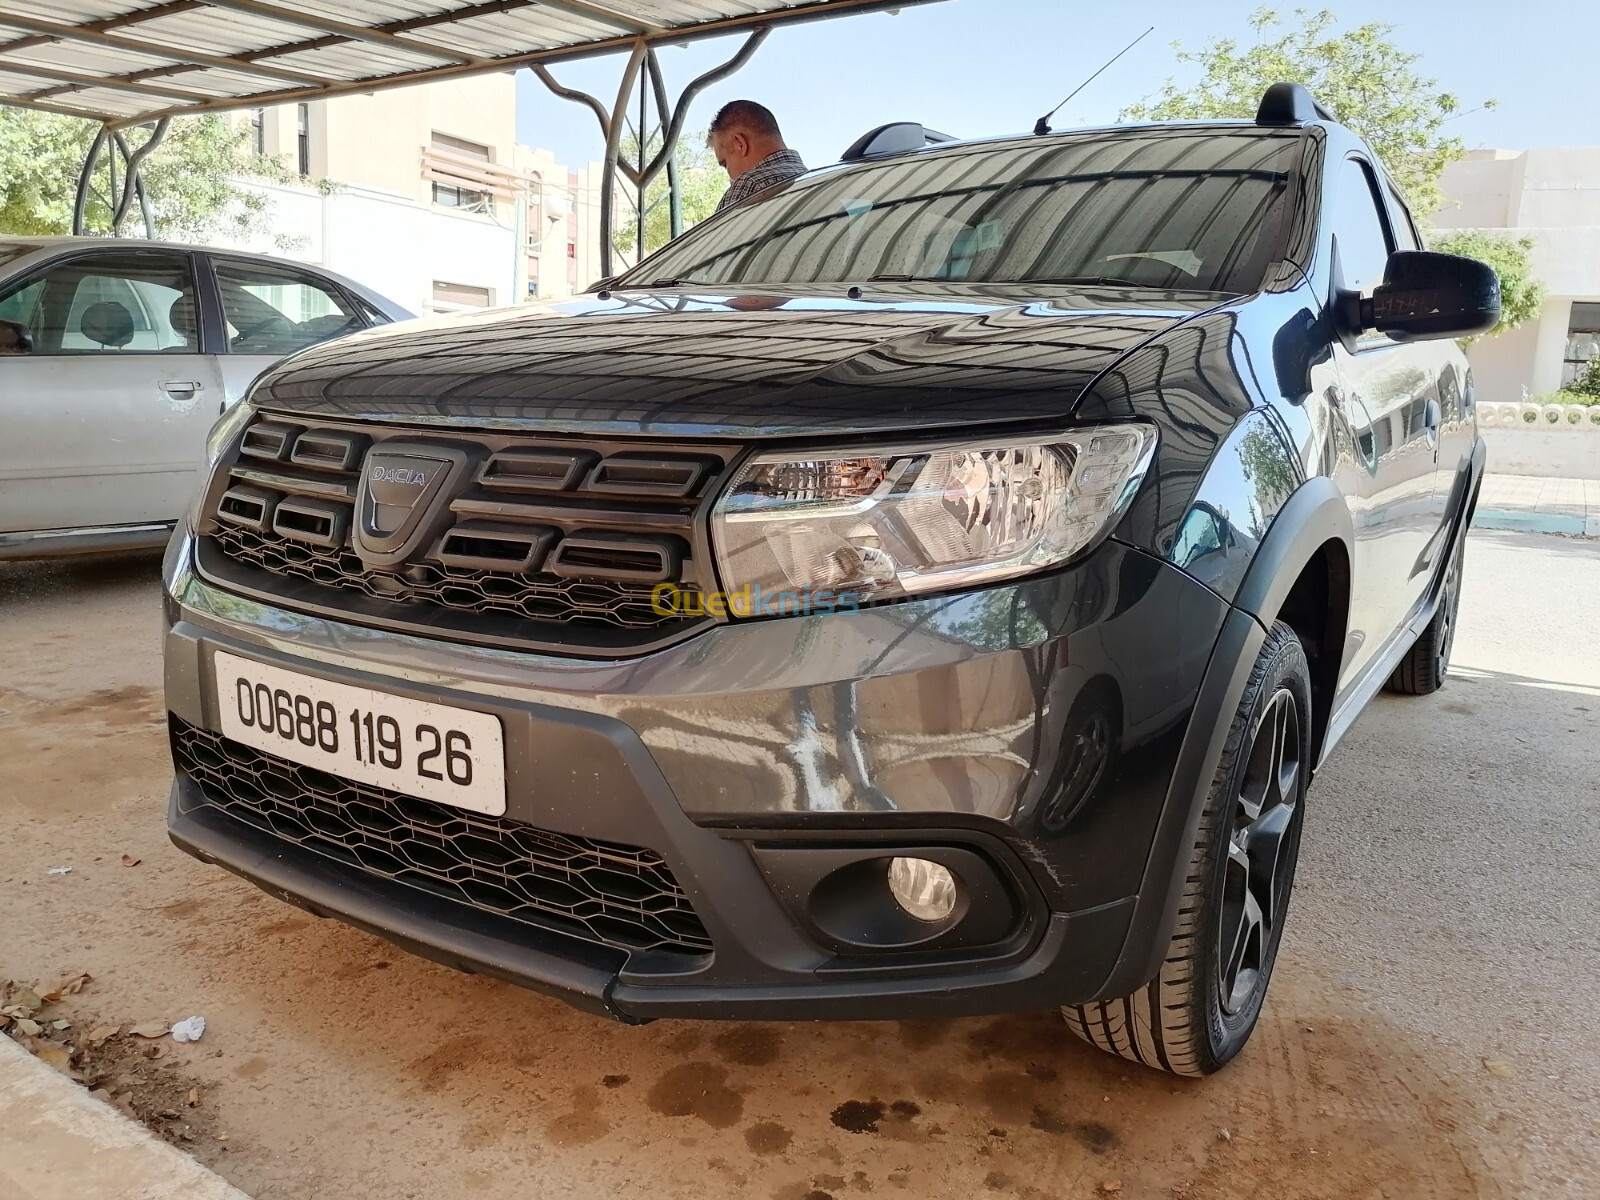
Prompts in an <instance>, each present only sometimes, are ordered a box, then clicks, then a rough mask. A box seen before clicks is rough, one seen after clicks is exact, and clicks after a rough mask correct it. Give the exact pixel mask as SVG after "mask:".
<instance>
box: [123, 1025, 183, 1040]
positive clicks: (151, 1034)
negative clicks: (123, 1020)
mask: <svg viewBox="0 0 1600 1200" xmlns="http://www.w3.org/2000/svg"><path fill="white" fill-rule="evenodd" d="M171 1029H172V1026H170V1025H168V1024H167V1023H166V1022H165V1021H146V1022H144V1023H143V1024H142V1025H134V1026H132V1027H131V1028H130V1029H129V1030H128V1032H129V1033H131V1034H133V1036H134V1037H142V1038H162V1037H166V1036H167V1033H168V1032H169V1031H170V1030H171Z"/></svg>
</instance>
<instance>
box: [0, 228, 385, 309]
mask: <svg viewBox="0 0 1600 1200" xmlns="http://www.w3.org/2000/svg"><path fill="white" fill-rule="evenodd" d="M0 246H22V247H25V248H26V251H27V252H26V253H25V254H24V255H22V256H20V257H19V258H18V259H17V260H15V261H12V262H8V263H5V264H4V266H3V268H0V271H3V272H10V271H12V270H13V269H15V268H16V267H17V266H18V264H19V262H20V263H24V264H30V265H28V266H27V268H26V269H29V270H32V269H35V268H36V262H37V260H36V258H35V256H36V255H38V254H40V253H44V252H48V251H52V250H151V249H155V250H177V251H181V252H183V253H189V252H192V251H198V252H203V253H205V254H211V255H217V256H221V257H224V258H236V259H245V260H247V261H251V262H261V263H272V264H275V265H279V266H285V267H293V268H295V269H296V270H300V271H309V272H311V273H312V274H313V275H320V276H321V277H322V278H324V279H327V280H331V281H332V282H334V283H338V284H340V285H342V286H344V287H346V288H348V289H349V290H351V291H353V292H355V293H356V294H357V295H359V296H360V297H361V298H362V299H363V300H366V301H368V302H369V303H372V304H376V305H377V306H378V308H379V309H380V310H382V312H383V313H384V314H385V315H386V316H388V317H389V318H390V319H391V320H397V321H398V320H404V319H406V318H408V317H412V316H414V315H415V314H414V313H412V312H411V310H410V309H408V308H406V307H405V306H404V305H401V304H397V303H396V302H395V301H393V300H391V299H390V298H389V297H388V296H385V295H384V294H383V293H382V292H379V291H376V290H374V289H373V288H370V287H368V286H367V285H366V284H364V283H360V282H358V281H356V280H354V279H351V278H350V277H349V276H347V275H341V274H340V273H339V272H338V271H334V270H330V269H329V268H327V267H324V266H322V265H321V264H320V263H308V262H301V261H300V260H299V259H295V258H283V257H280V256H279V255H275V254H253V253H251V252H250V251H248V250H230V249H227V248H226V247H223V246H200V245H196V244H194V243H192V242H168V241H163V240H161V239H160V238H155V239H151V238H110V237H87V236H81V235H75V234H48V235H44V236H22V235H18V236H15V237H13V236H12V235H11V234H0Z"/></svg>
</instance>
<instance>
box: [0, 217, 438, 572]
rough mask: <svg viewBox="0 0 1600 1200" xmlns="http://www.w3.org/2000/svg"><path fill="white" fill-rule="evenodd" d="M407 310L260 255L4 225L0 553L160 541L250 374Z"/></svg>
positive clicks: (32, 554) (0, 242)
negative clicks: (23, 231) (218, 423)
mask: <svg viewBox="0 0 1600 1200" xmlns="http://www.w3.org/2000/svg"><path fill="white" fill-rule="evenodd" d="M411 315H412V314H411V313H409V312H407V311H406V310H405V309H403V308H401V307H400V306H399V305H398V304H395V303H394V302H393V301H391V300H388V299H386V298H384V297H383V296H380V295H378V294H377V293H376V292H373V291H371V290H370V289H368V288H364V287H362V286H361V285H360V284H357V283H353V282H351V281H350V280H348V279H345V278H343V277H342V276H339V275H335V274H333V273H332V272H330V271H324V270H321V269H319V268H314V267H308V266H304V265H302V264H300V263H291V262H285V261H283V260H281V259H275V258H267V257H263V256H261V255H254V254H236V253H233V252H231V251H222V250H210V249H206V248H203V247H199V246H182V245H176V244H172V243H166V242H148V241H133V240H121V239H110V238H74V237H49V238H0V559H4V558H45V557H54V556H56V555H63V554H81V553H95V552H104V551H117V550H132V549H140V548H144V547H155V546H159V545H161V544H162V543H163V542H164V541H165V540H166V537H167V534H168V532H169V531H170V530H171V528H172V525H173V523H174V522H175V521H176V519H177V518H178V516H179V515H180V514H181V513H182V512H183V509H184V507H185V505H186V504H187V503H188V501H189V497H190V495H191V493H192V492H193V491H194V487H195V480H196V476H197V473H198V472H199V470H200V468H201V466H202V465H203V462H204V457H205V441H206V433H207V431H208V430H209V429H210V428H211V425H212V423H213V422H214V421H215V420H216V419H217V417H218V415H219V414H221V413H222V412H224V411H226V410H227V409H228V408H229V406H231V405H232V404H234V403H235V402H237V401H238V400H239V399H240V398H241V397H242V396H243V395H244V393H245V391H246V390H247V389H248V388H249V386H250V384H251V382H252V381H253V380H254V379H255V377H256V376H257V375H259V374H260V373H261V372H262V371H264V370H265V369H266V368H267V367H269V366H271V365H272V364H273V363H274V362H276V361H277V360H278V359H280V358H282V357H283V356H284V355H286V354H288V353H290V352H291V351H294V350H299V349H300V348H302V347H304V346H309V345H311V344H313V343H315V342H321V341H326V340H327V339H329V338H334V337H339V336H341V335H343V334H346V333H353V332H355V331H357V330H361V329H368V328H371V327H372V326H374V325H385V324H388V323H389V322H391V321H400V320H405V319H407V318H409V317H410V316H411Z"/></svg>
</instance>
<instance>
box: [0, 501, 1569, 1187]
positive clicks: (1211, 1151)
mask: <svg viewBox="0 0 1600 1200" xmlns="http://www.w3.org/2000/svg"><path fill="white" fill-rule="evenodd" d="M1597 595H1600V542H1592V541H1586V540H1579V539H1571V538H1557V537H1546V536H1538V535H1530V534H1524V533H1500V532H1490V531H1483V530H1479V531H1477V532H1475V533H1474V535H1473V537H1472V539H1471V541H1470V542H1469V545H1468V550H1467V558H1466V578H1465V592H1464V600H1463V608H1462V617H1461V626H1460V632H1459V635H1458V639H1457V644H1456V664H1455V666H1454V668H1453V670H1452V674H1451V677H1450V679H1449V680H1448V682H1447V684H1446V686H1445V688H1444V689H1443V690H1442V691H1441V692H1439V693H1438V694H1437V695H1435V696H1430V697H1422V698H1406V697H1398V696H1382V697H1379V698H1378V699H1377V700H1376V701H1375V702H1374V705H1373V707H1372V709H1371V710H1370V711H1369V712H1368V713H1367V714H1366V715H1365V716H1364V717H1363V718H1362V719H1361V720H1360V721H1359V722H1358V723H1357V725H1356V727H1355V728H1354V729H1353V730H1352V732H1351V734H1350V735H1349V737H1348V738H1347V740H1346V741H1345V742H1344V744H1342V745H1341V746H1340V747H1339V749H1338V751H1337V752H1336V753H1335V755H1334V756H1333V758H1332V760H1331V761H1330V762H1329V763H1328V765H1327V766H1326V768H1325V769H1324V770H1323V772H1322V773H1321V775H1320V776H1319V778H1318V780H1317V782H1316V784H1315V786H1314V787H1313V788H1312V791H1311V794H1310V797H1309V799H1308V808H1307V828H1306V840H1305V850H1304V855H1303V859H1302V863H1301V868H1300V876H1299V883H1298V886H1297V891H1296V896H1295V900H1294V903H1293V906H1292V909H1291V912H1290V916H1289V924H1288V929H1287V932H1286V940H1285V944H1284V950H1283V953H1282V956H1281V957H1280V960H1279V965H1278V972H1277V976H1276V978H1275V980H1274V983H1273V991H1272V995H1271V996H1270V998H1269V999H1268V1002H1267V1007H1266V1011H1265V1014H1264V1016H1263V1019H1262V1024H1261V1026H1260V1027H1259V1029H1258V1031H1257V1035H1256V1038H1255V1040H1254V1041H1253V1042H1252V1044H1251V1046H1250V1048H1249V1049H1248V1050H1247V1051H1246V1052H1245V1053H1244V1054H1243V1055H1242V1056H1241V1057H1240V1058H1239V1060H1238V1061H1237V1062H1235V1063H1234V1064H1232V1065H1231V1066H1230V1067H1229V1068H1228V1069H1227V1070H1226V1071H1224V1072H1222V1073H1221V1074H1220V1075H1218V1076H1216V1077H1214V1078H1212V1079H1210V1080H1206V1081H1203V1082H1200V1083H1191V1082H1185V1081H1178V1080H1174V1079H1172V1078H1170V1077H1166V1076H1161V1075H1157V1074H1156V1073H1154V1072H1149V1071H1144V1070H1141V1069H1138V1068H1135V1067H1133V1066H1131V1065H1130V1064H1127V1063H1124V1062H1121V1061H1120V1060H1117V1059H1113V1058H1111V1057H1110V1056H1107V1055H1104V1054H1100V1053H1099V1052H1097V1051H1094V1050H1092V1049H1090V1048H1088V1047H1086V1046H1083V1045H1082V1044H1080V1043H1077V1042H1076V1041H1074V1040H1073V1039H1072V1038H1071V1037H1070V1036H1068V1035H1067V1033H1066V1031H1065V1029H1064V1027H1063V1025H1062V1022H1061V1021H1060V1018H1059V1017H1058V1016H1057V1015H1056V1014H1054V1013H1035V1014H1019V1015H1014V1016H1007V1017H997V1018H987V1019H974V1020H963V1021H933V1022H890V1023H878V1024H867V1023H829V1024H806V1023H800V1022H781V1023H767V1024H731V1025H719V1024H712V1023H701V1022H689V1021H668V1022H660V1023H658V1024H656V1025H652V1026H647V1027H644V1028H639V1029H630V1028H625V1027H621V1026H617V1025H612V1024H608V1023H606V1022H604V1021H600V1020H597V1019H594V1018H591V1017H588V1016H585V1015H583V1014H581V1013H576V1012H574V1011H573V1010H571V1009H568V1008H566V1007H564V1006H562V1005H561V1004H559V1003H557V1002H555V1001H552V1000H547V999H545V998H543V997H540V996H537V995H534V994H533V993H530V992H524V991H519V990H518V989H516V988H512V987H510V986H508V985H505V984H501V983H497V982H495V981H493V980H488V979H483V978H481V977H474V976H464V975H459V974H456V973H453V972H451V971H448V970H446V969H444V968H442V967H439V966H436V965H434V964H432V963H428V962H424V961H422V960H419V959H415V958H412V957H410V956H408V955H405V954H403V953H401V952H399V951H396V950H395V949H394V948H393V947H390V946H388V945H386V944H384V943H382V942H380V941H378V940H376V939H374V938H371V937H368V936H366V935H364V934H361V933H359V932H356V931H354V930H351V929H349V928H346V927H344V926H341V925H338V924H336V923H334V922H331V921H320V922H319V921H316V920H314V919H312V918H310V917H308V916H306V915H305V914H303V913H300V912H298V911H296V910H294V909H291V908H289V907H288V906H286V905H284V904H282V903H280V902H278V901H275V900H273V899H272V898H270V897H268V896H266V895H265V894H263V893H261V892H258V891H257V890H256V889H254V888H252V887H250V886H248V885H246V884H244V883H242V882H241V881H239V880H237V879H235V878H234V877H232V876H230V875H227V874H226V873H224V872H222V871H219V870H216V869H214V868H208V867H206V866H204V865H203V864H200V863H197V862H195V861H193V860H191V859H189V858H187V857H185V856H183V855H181V854H179V853H178V852H177V851H175V850H173V849H172V848H171V847H170V846H169V845H168V844H167V843H166V840H165V836H164V834H163V831H162V825H161V819H162V814H163V810H164V799H165V792H166V786H167V782H168V779H169V778H170V764H169V762H168V761H167V757H166V753H165V748H164V744H163V739H162V732H163V729H164V724H163V714H162V705H161V699H160V680H161V672H160V658H159V636H158V631H157V628H156V623H155V622H154V621H153V620H152V618H151V614H152V612H153V611H154V610H155V605H156V604H157V597H158V591H157V584H156V565H155V563H154V562H153V561H152V562H148V563H125V564H99V565H82V566H74V565H44V566H27V567H24V566H14V567H8V566H3V565H0V624H3V626H4V628H5V630H6V636H5V637H4V638H3V639H0V762H4V763H5V764H6V766H7V770H6V771H5V772H4V773H0V794H3V795H4V797H5V805H4V814H5V817H6V827H5V836H4V837H3V838H0V894H3V895H4V896H5V897H6V898H7V905H8V907H7V909H6V910H5V920H6V925H5V936H4V937H0V975H6V976H10V977H11V978H14V979H20V980H36V979H55V978H60V977H62V976H63V975H65V974H67V973H70V972H73V971H80V970H83V971H89V972H92V973H93V975H94V982H93V984H92V985H91V986H90V987H88V988H87V989H85V990H84V991H83V992H82V993H81V994H78V995H74V996H70V997H67V998H65V999H63V1001H62V1002H61V1008H62V1012H63V1015H66V1016H69V1017H70V1018H71V1019H72V1020H73V1021H74V1023H75V1024H79V1025H84V1026H88V1027H92V1024H93V1023H96V1022H104V1023H107V1024H112V1023H118V1022H122V1023H128V1022H136V1021H145V1020H149V1019H151V1018H153V1017H159V1018H162V1019H172V1018H175V1017H180V1016H187V1015H189V1014H190V1013H203V1014H205V1016H206V1018H207V1021H208V1030H207V1033H206V1039H205V1041H204V1042H202V1043H200V1044H198V1045H191V1046H167V1047H164V1048H163V1053H162V1056H161V1059H160V1062H159V1063H158V1064H157V1067H158V1068H159V1073H160V1074H161V1079H157V1080H155V1081H154V1082H157V1083H161V1082H165V1084H166V1085H167V1086H168V1087H169V1089H170V1090H171V1091H172V1092H173V1094H177V1095H180V1096H181V1095H182V1094H183V1092H184V1091H185V1090H187V1089H188V1088H189V1087H198V1088H199V1089H200V1090H201V1092H202V1093H203V1096H204V1103H203V1105H202V1106H201V1108H199V1109H197V1110H194V1111H195V1112H197V1113H200V1114H210V1116H211V1119H212V1120H213V1121H214V1125H213V1128H214V1129H216V1130H219V1131H226V1132H227V1133H228V1134H229V1140H228V1141H226V1142H222V1141H220V1140H219V1139H218V1138H217V1137H215V1136H202V1137H197V1138H196V1139H195V1141H194V1142H193V1143H187V1145H188V1146H189V1147H190V1148H191V1149H192V1150H193V1152H194V1153H195V1154H196V1155H197V1156H198V1157H200V1158H201V1159H202V1161H204V1162H205V1163H207V1164H208V1165H210V1166H211V1167H212V1168H213V1169H215V1170H217V1171H218V1172H220V1173H221V1174H222V1175H223V1176H224V1177H226V1178H227V1179H228V1180H229V1182H230V1183H232V1184H234V1185H236V1186H238V1187H241V1188H243V1189H244V1190H245V1191H247V1192H249V1193H250V1194H251V1195H252V1196H255V1197H256V1198H257V1200H323V1198H324V1197H330V1196H338V1197H340V1198H341V1200H396V1198H397V1197H406V1196H416V1197H423V1196H450V1197H456V1196H471V1197H473V1198H474V1200H480V1198H481V1200H513V1198H520V1197H522V1196H525V1195H527V1194H529V1193H530V1192H532V1193H534V1194H537V1195H540V1196H549V1197H552V1198H554V1197H563V1198H569V1200H589V1198H590V1197H600V1196H605V1197H607V1198H608V1200H610V1198H612V1197H615V1198H618V1200H705V1198H720V1197H730V1198H737V1200H746V1198H747V1197H749V1198H755V1200H774V1198H775V1200H802V1198H804V1197H812V1198H813V1200H814V1198H815V1197H817V1196H818V1195H820V1196H826V1197H830V1198H832V1200H845V1198H846V1197H848V1196H855V1195H867V1194H868V1192H869V1191H870V1193H871V1195H872V1196H878V1197H882V1196H888V1197H896V1196H901V1195H917V1196H924V1197H929V1198H930V1200H931V1198H946V1197H948V1198H951V1200H957V1198H959V1200H974V1198H977V1197H988V1196H994V1197H996V1198H997V1200H1062V1198H1067V1197H1071V1198H1074V1200H1091V1198H1093V1197H1100V1196H1104V1195H1109V1194H1116V1195H1118V1196H1119V1197H1120V1200H1172V1198H1173V1197H1178V1196H1181V1197H1184V1198H1185V1200H1236V1198H1237V1197H1240V1196H1249V1195H1262V1196H1269V1195H1270V1196H1274V1197H1282V1198H1284V1200H1350V1198H1353V1197H1362V1198H1366V1200H1379V1198H1387V1200H1413V1198H1417V1200H1522V1198H1523V1197H1538V1198H1539V1200H1593V1197H1595V1196H1597V1195H1600V1133H1597V1131H1596V1128H1595V1125H1594V1119H1593V1114H1594V1113H1595V1112H1600V1082H1597V1081H1600V1017H1597V1015H1596V1014H1597V1013H1600V976H1597V973H1596V972H1595V970H1594V964H1595V962H1596V961H1600V941H1597V938H1600V933H1597V931H1600V788H1597V786H1596V783H1595V780H1596V778H1597V776H1600V752H1597V749H1596V727H1597V722H1596V717H1595V714H1596V713H1600V638H1597V637H1596V636H1595V634H1596V627H1595V623H1594V597H1595V596H1597ZM123 853H128V854H130V855H131V856H133V857H135V858H139V859H141V860H142V862H141V865H140V866H138V867H137V868H125V867H123V866H121V865H120V862H119V858H120V855H122V854H123ZM57 864H62V865H72V866H73V867H74V870H73V872H72V873H71V874H69V875H65V876H52V875H48V874H47V868H49V867H50V866H53V865H57ZM52 1011H53V1010H52ZM0 1087H4V1083H3V1081H0ZM862 1114H866V1115H868V1116H872V1118H873V1119H872V1120H871V1121H870V1122H867V1121H864V1120H863V1119H862ZM874 1114H876V1115H875V1116H874ZM186 1119H187V1118H186ZM869 1126H870V1127H869ZM1223 1131H1226V1134H1227V1136H1226V1137H1224V1136H1223ZM1112 1183H1115V1184H1116V1185H1117V1187H1116V1188H1115V1189H1108V1187H1107V1185H1109V1184H1112ZM77 1194H78V1195H79V1196H81V1197H83V1200H98V1198H97V1197H94V1194H93V1193H92V1192H80V1193H77ZM0 1195H3V1193H0ZM5 1200H11V1198H10V1197H6V1198H5ZM29 1200H34V1198H33V1197H29ZM50 1200H54V1197H51V1198H50Z"/></svg>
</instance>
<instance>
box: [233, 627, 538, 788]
mask: <svg viewBox="0 0 1600 1200" xmlns="http://www.w3.org/2000/svg"><path fill="white" fill-rule="evenodd" d="M214 665H215V668H216V680H217V710H218V712H219V713H220V714H221V718H222V732H223V734H224V735H225V736H226V737H230V738H232V739H233V740H234V741H236V742H243V743H244V744H245V745H247V746H254V747H255V748H256V749H257V750H265V751H266V752H267V753H268V754H276V755H277V756H278V757H280V758H287V759H289V760H291V761H293V762H297V763H300V764H302V765H304V766H307V767H316V768H317V769H318V770H319V771H326V772H328V774H330V775H339V776H342V777H343V778H345V779H353V780H355V781H357V782H359V783H369V784H372V785H374V786H376V787H382V788H388V789H390V790H391V791H396V792H404V793H405V794H406V795H408V796H420V797H421V798H422V799H424V800H434V801H437V802H438V803H440V804H449V805H453V806H455V807H456V808H467V809H471V810H472V811H473V812H480V813H486V814H488V815H489V816H493V817H498V816H500V815H502V814H503V813H504V812H505V811H506V767H505V749H504V746H503V745H502V742H501V736H500V719H499V718H498V717H492V716H490V715H489V714H488V713H480V712H469V711H468V710H466V709H462V708H452V707H451V706H449V705H447V704H429V703H427V702H425V701H422V700H411V699H408V698H406V697H404V696H392V695H390V694H389V693H387V692H379V691H374V690H372V689H371V688H363V687H352V686H350V685H349V684H345V683H333V682H331V681H329V680H326V679H317V678H315V677H313V676H310V675H302V674H300V673H299V672H297V671H285V670H283V669H282V668H281V667H270V666H268V665H266V664H265V663H259V662H254V661H252V660H250V659H247V658H238V657H236V656H235V655H232V654H225V653H222V652H220V651H219V652H218V653H217V655H216V657H215V659H214Z"/></svg>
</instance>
